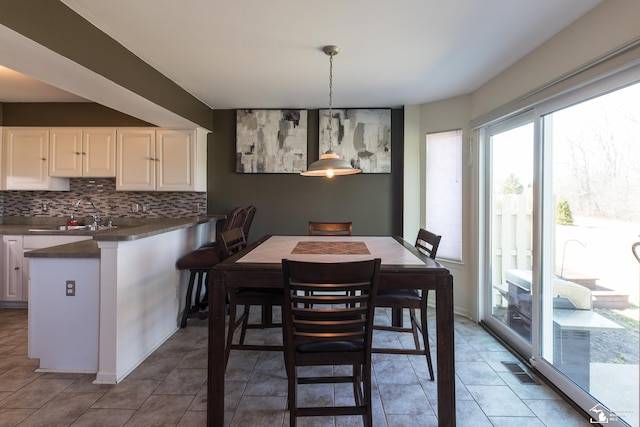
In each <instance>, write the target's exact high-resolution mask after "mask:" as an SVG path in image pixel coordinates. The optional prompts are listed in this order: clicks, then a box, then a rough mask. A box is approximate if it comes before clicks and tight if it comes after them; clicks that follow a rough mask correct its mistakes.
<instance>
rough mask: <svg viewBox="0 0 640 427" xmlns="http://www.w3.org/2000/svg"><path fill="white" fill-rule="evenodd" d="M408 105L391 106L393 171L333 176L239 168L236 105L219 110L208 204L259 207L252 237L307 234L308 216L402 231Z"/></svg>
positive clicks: (359, 229) (312, 128) (218, 208)
mask: <svg viewBox="0 0 640 427" xmlns="http://www.w3.org/2000/svg"><path fill="white" fill-rule="evenodd" d="M308 114H309V115H308V147H307V149H308V162H309V163H311V162H312V161H314V160H316V159H317V158H318V154H317V153H318V110H309V113H308ZM403 116H404V113H403V110H402V109H393V110H391V140H392V142H391V153H392V154H391V156H392V157H391V158H392V164H391V170H392V172H391V173H390V174H371V173H370V174H358V175H349V176H337V177H334V178H331V179H328V178H320V177H304V176H300V175H299V174H242V173H236V172H235V165H236V152H235V144H236V141H235V133H236V110H216V111H214V132H213V144H209V147H208V149H209V155H208V159H209V175H208V192H207V193H208V200H207V206H208V210H209V212H211V213H227V212H229V211H230V210H231V209H232V208H234V207H235V206H249V205H254V206H256V208H257V212H256V216H255V219H254V222H253V225H252V229H251V233H250V235H249V241H254V240H256V239H258V238H259V237H261V236H262V235H265V234H307V233H308V229H307V223H308V221H352V222H353V233H354V234H355V235H372V236H373V235H390V234H398V235H401V234H402V201H403V199H402V176H403V171H402V163H403V161H402V159H403V148H402V147H403V139H404V136H403Z"/></svg>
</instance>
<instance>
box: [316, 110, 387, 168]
mask: <svg viewBox="0 0 640 427" xmlns="http://www.w3.org/2000/svg"><path fill="white" fill-rule="evenodd" d="M332 113H333V114H332V115H333V118H332V120H333V122H332V125H331V126H332V134H333V138H332V143H331V147H329V129H328V124H329V122H328V120H329V110H320V119H319V127H320V135H319V138H320V155H322V153H324V152H325V151H327V150H329V148H331V149H332V150H333V151H334V152H335V153H336V154H337V155H339V156H340V158H342V159H344V160H346V161H347V162H349V163H351V166H353V167H355V168H358V169H362V172H363V173H391V110H390V109H340V110H335V109H334V110H333V111H332Z"/></svg>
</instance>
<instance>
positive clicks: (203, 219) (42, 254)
mask: <svg viewBox="0 0 640 427" xmlns="http://www.w3.org/2000/svg"><path fill="white" fill-rule="evenodd" d="M225 218H226V215H205V216H196V217H190V218H177V219H171V218H157V219H150V220H145V221H144V224H131V223H129V225H122V226H120V225H117V224H118V223H117V222H116V221H114V223H115V224H116V227H114V228H110V229H104V230H100V231H88V230H72V231H55V230H45V231H29V229H34V228H37V226H36V225H34V224H0V234H23V235H54V236H78V235H80V236H86V235H91V236H93V239H92V240H84V241H80V242H75V243H68V244H65V245H59V246H52V247H49V248H44V249H36V250H33V251H29V252H25V254H24V256H25V257H29V258H99V257H100V249H99V248H98V245H97V242H98V241H128V240H137V239H144V238H145V237H150V236H154V235H156V234H162V233H167V232H169V231H174V230H179V229H181V228H189V227H194V226H196V225H199V224H204V223H207V222H215V221H219V220H222V219H225Z"/></svg>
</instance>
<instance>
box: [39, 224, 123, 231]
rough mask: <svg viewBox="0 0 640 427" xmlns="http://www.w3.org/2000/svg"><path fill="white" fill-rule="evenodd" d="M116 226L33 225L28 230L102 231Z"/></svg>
mask: <svg viewBox="0 0 640 427" xmlns="http://www.w3.org/2000/svg"><path fill="white" fill-rule="evenodd" d="M113 228H117V227H116V226H115V225H112V226H108V225H55V226H50V227H49V226H46V227H35V228H30V229H29V231H56V232H61V233H64V232H67V231H102V230H109V229H113Z"/></svg>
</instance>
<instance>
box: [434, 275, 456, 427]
mask: <svg viewBox="0 0 640 427" xmlns="http://www.w3.org/2000/svg"><path fill="white" fill-rule="evenodd" d="M438 280H446V281H447V282H448V285H449V286H446V287H441V286H438V289H437V290H436V339H437V351H438V373H437V381H438V425H439V426H455V425H456V388H455V379H456V378H455V357H454V351H453V350H454V342H453V335H454V333H453V276H451V275H449V276H447V277H446V278H442V279H438Z"/></svg>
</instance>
